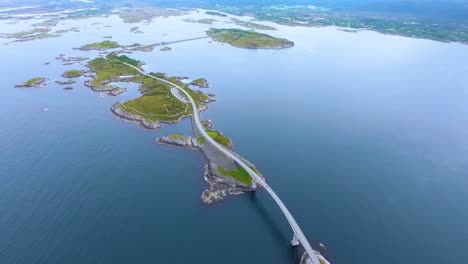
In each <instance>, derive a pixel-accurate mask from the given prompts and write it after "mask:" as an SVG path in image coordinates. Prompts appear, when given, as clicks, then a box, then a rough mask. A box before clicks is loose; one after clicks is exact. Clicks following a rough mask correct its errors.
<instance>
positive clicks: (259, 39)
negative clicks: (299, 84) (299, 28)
mask: <svg viewBox="0 0 468 264" xmlns="http://www.w3.org/2000/svg"><path fill="white" fill-rule="evenodd" d="M207 33H208V36H210V37H211V38H212V39H213V40H216V41H219V42H222V43H229V44H231V45H232V46H234V47H239V48H248V49H280V48H287V47H291V46H293V45H294V42H292V41H289V40H287V39H282V38H275V37H272V36H270V35H267V34H261V33H257V32H255V31H248V30H242V29H233V28H232V29H215V28H212V29H210V30H209V31H208V32H207Z"/></svg>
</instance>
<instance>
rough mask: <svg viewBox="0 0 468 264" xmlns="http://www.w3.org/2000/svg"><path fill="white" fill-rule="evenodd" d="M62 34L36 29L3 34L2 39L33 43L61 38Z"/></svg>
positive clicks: (45, 29) (46, 29)
mask: <svg viewBox="0 0 468 264" xmlns="http://www.w3.org/2000/svg"><path fill="white" fill-rule="evenodd" d="M60 36H61V35H60V34H56V33H50V29H48V28H34V29H31V30H27V31H21V32H15V33H5V34H1V35H0V37H2V38H12V39H15V40H14V41H16V42H18V41H31V40H36V39H47V38H56V37H60Z"/></svg>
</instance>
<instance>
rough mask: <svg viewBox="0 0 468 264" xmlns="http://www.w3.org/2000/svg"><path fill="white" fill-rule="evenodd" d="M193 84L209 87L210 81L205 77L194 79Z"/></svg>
mask: <svg viewBox="0 0 468 264" xmlns="http://www.w3.org/2000/svg"><path fill="white" fill-rule="evenodd" d="M192 84H193V85H197V86H200V87H208V81H207V80H206V79H204V78H198V79H195V80H193V81H192Z"/></svg>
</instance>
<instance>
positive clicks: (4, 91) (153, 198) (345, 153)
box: [0, 18, 468, 264]
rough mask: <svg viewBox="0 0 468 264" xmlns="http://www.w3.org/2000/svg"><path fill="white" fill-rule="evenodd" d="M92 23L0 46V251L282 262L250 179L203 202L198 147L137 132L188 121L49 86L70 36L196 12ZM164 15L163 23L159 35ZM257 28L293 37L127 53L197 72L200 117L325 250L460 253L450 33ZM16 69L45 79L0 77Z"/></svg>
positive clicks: (264, 204) (460, 67)
mask: <svg viewBox="0 0 468 264" xmlns="http://www.w3.org/2000/svg"><path fill="white" fill-rule="evenodd" d="M111 19H112V18H111ZM93 21H94V20H90V21H88V20H84V21H76V22H73V23H82V24H81V25H82V26H83V25H87V26H86V28H87V31H86V32H85V30H83V32H81V33H76V34H75V33H73V34H67V35H65V36H64V37H63V38H60V39H49V40H42V41H34V42H26V43H15V44H10V45H7V46H2V47H1V48H0V56H1V57H2V58H4V61H6V62H8V65H7V67H2V71H1V72H2V76H4V80H3V82H2V85H1V89H0V105H1V109H2V110H3V111H2V112H3V114H2V115H0V124H1V125H0V145H1V146H2V151H1V152H0V233H1V234H2V235H1V236H0V262H1V263H130V262H132V263H135V262H136V263H187V262H188V261H190V262H194V263H199V262H203V263H219V262H220V261H222V262H224V263H294V262H295V259H296V258H297V256H296V255H297V252H296V251H295V250H294V249H291V248H290V247H289V239H290V238H291V235H292V233H291V231H290V230H289V227H288V226H287V223H286V222H285V220H284V219H283V217H282V215H281V213H280V212H279V210H278V209H277V208H276V206H275V205H274V204H272V202H271V200H270V199H269V197H268V196H267V195H266V194H265V193H264V192H262V191H260V192H258V193H256V194H245V195H240V196H235V197H230V198H228V199H226V200H225V201H223V202H221V203H217V204H214V205H206V204H203V203H202V201H201V199H200V194H201V192H202V191H203V190H204V189H205V188H206V184H205V183H204V181H203V177H202V174H203V166H204V163H205V162H204V160H203V158H202V157H201V155H200V154H199V153H197V152H193V151H188V150H184V149H180V148H172V147H167V146H162V145H157V144H156V143H154V139H155V137H157V136H162V135H166V134H168V133H171V132H174V131H176V132H180V133H189V132H190V123H189V122H188V120H185V121H183V122H181V123H180V124H178V125H171V126H166V127H164V128H163V129H161V130H158V131H156V132H154V131H146V130H143V129H141V128H139V127H138V126H136V125H134V124H128V123H125V122H122V121H120V120H118V119H115V118H113V117H112V114H111V113H110V111H109V107H110V106H111V105H112V103H114V102H115V101H116V100H124V99H126V98H132V96H136V95H137V93H136V92H135V91H134V89H133V90H130V91H129V92H128V93H127V94H124V95H123V96H124V97H117V98H114V97H100V96H99V94H98V93H94V92H92V91H90V90H89V89H88V88H86V87H84V86H82V85H75V90H73V91H70V92H66V91H63V90H62V89H61V88H60V87H59V86H56V85H55V84H53V80H55V79H59V78H58V76H59V75H60V74H61V73H62V72H63V71H64V70H65V69H68V68H74V67H73V66H69V67H68V68H67V67H64V66H61V65H60V63H58V61H55V60H54V59H53V58H54V57H56V56H57V55H58V54H60V53H65V54H67V55H83V53H81V52H79V51H76V50H72V49H71V48H72V47H76V46H79V45H81V44H85V43H88V42H92V41H97V40H100V39H101V37H102V36H105V35H109V33H110V32H113V31H115V32H118V33H115V34H112V35H113V36H114V39H115V40H117V41H121V42H125V43H128V44H131V43H133V42H136V40H135V39H137V41H140V42H143V43H151V42H156V41H159V40H167V39H179V38H185V37H193V36H197V35H200V34H201V33H202V32H203V29H204V28H206V27H207V26H205V25H199V24H192V23H183V22H177V21H178V19H175V18H169V19H166V20H164V19H161V20H158V23H156V25H154V28H153V27H151V28H150V27H148V28H147V29H145V30H144V31H145V33H146V34H142V35H136V34H130V33H126V32H127V31H128V29H127V27H128V28H130V27H132V26H134V25H122V24H118V23H117V22H115V21H114V20H111V21H112V22H109V24H112V26H113V28H108V29H104V27H101V28H100V29H99V30H98V29H95V27H91V26H90V24H91V23H92V22H93ZM168 25H171V26H172V27H173V28H174V32H176V33H174V34H172V35H171V34H169V35H168V36H163V34H165V33H166V29H167V26H168ZM116 28H118V29H121V30H116ZM176 29H177V30H176ZM150 33H151V34H150ZM273 34H275V35H278V36H282V37H286V38H289V39H291V40H293V41H295V43H296V46H295V47H294V48H292V49H287V50H282V51H252V50H243V49H236V48H232V47H229V46H227V45H220V44H217V43H209V40H199V41H193V42H186V43H179V44H177V45H173V47H172V48H173V50H172V51H170V52H159V51H155V52H153V53H150V54H148V53H140V54H132V57H135V58H138V59H142V60H144V61H145V62H147V65H146V66H145V69H146V70H151V71H161V72H167V73H169V74H173V75H185V76H190V77H193V78H196V77H205V78H207V79H208V80H209V81H210V82H211V84H212V88H210V89H211V91H212V92H214V93H215V94H216V95H217V99H218V101H217V102H216V103H214V104H212V105H211V106H210V109H209V110H208V111H207V112H205V113H203V116H204V117H205V118H211V119H213V120H214V122H215V125H216V127H217V128H218V129H220V130H221V131H223V132H224V133H225V134H226V135H228V136H230V137H232V138H233V140H234V143H235V146H236V149H237V150H238V152H239V153H240V154H242V155H244V156H245V157H246V158H247V159H249V160H250V161H252V162H254V163H255V164H256V165H257V167H258V168H259V169H260V170H261V171H262V172H263V174H264V175H265V176H266V177H267V179H268V181H269V183H270V185H271V186H272V187H273V188H274V189H275V190H276V191H277V193H278V195H279V196H280V197H281V198H282V199H283V200H284V202H285V203H286V205H288V207H289V208H290V210H291V212H292V213H293V214H294V216H295V217H296V218H297V219H296V220H297V221H298V222H299V224H300V225H301V227H302V228H303V231H304V232H305V233H306V235H307V236H308V238H309V239H310V240H311V241H313V243H314V244H315V245H316V244H317V243H318V242H322V243H323V244H325V246H326V247H327V251H326V252H325V255H326V256H328V258H329V259H330V260H332V261H333V263H369V264H370V263H383V264H385V263H403V262H408V263H439V262H442V261H444V262H449V263H464V262H466V260H468V254H467V253H466V251H465V250H464V245H466V244H467V243H468V226H467V224H466V223H467V222H468V209H467V208H466V201H467V198H468V194H467V192H466V188H467V187H468V179H467V177H466V175H468V165H467V164H468V163H467V158H466V157H468V137H467V135H468V125H467V121H468V92H467V90H466V87H467V86H466V85H467V83H468V77H467V76H466V72H468V65H467V63H466V61H468V47H467V46H463V45H457V44H443V43H437V42H432V41H425V40H415V39H408V38H400V37H392V36H384V35H380V34H376V33H372V32H360V33H358V34H352V33H345V32H340V31H337V30H336V29H334V28H323V29H305V28H299V27H296V28H286V27H280V30H279V31H278V32H274V33H273ZM71 43H73V44H71ZM87 54H88V56H90V57H92V55H91V54H95V53H92V52H91V53H87ZM46 61H51V62H52V64H51V65H49V66H44V65H42V63H44V62H46ZM31 75H33V76H44V77H47V78H50V81H49V86H48V87H47V88H45V89H42V90H22V89H13V88H12V86H13V85H14V84H17V83H19V82H22V81H24V80H26V79H29V78H30V77H33V76H31ZM45 108H47V110H48V111H44V109H45Z"/></svg>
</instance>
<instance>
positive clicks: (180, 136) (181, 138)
mask: <svg viewBox="0 0 468 264" xmlns="http://www.w3.org/2000/svg"><path fill="white" fill-rule="evenodd" d="M169 137H171V138H173V139H178V140H189V139H190V137H189V136H184V135H181V134H170V135H169Z"/></svg>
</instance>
